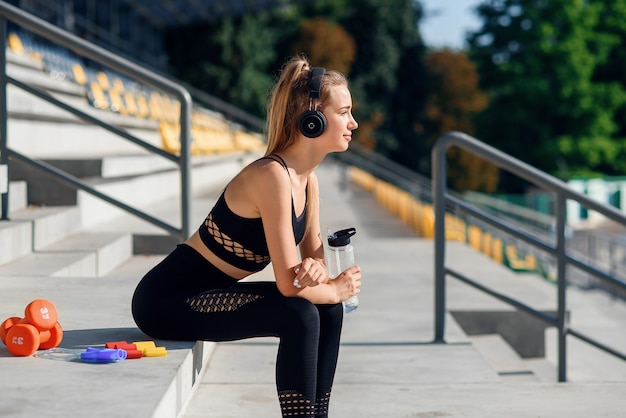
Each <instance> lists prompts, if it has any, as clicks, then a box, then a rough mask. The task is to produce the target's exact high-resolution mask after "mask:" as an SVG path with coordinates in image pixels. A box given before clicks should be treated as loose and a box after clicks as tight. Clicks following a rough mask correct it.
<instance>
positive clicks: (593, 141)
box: [468, 0, 626, 177]
mask: <svg viewBox="0 0 626 418" xmlns="http://www.w3.org/2000/svg"><path fill="white" fill-rule="evenodd" d="M478 14H479V16H481V18H482V19H483V27H482V28H481V29H480V30H479V31H477V32H476V33H474V34H473V35H471V36H470V37H469V39H468V41H469V44H470V54H471V55H470V56H471V58H472V59H473V60H474V62H476V64H477V67H478V72H479V74H480V76H481V86H482V88H483V89H485V90H486V91H488V92H489V96H490V98H489V102H490V107H489V108H488V109H487V110H486V111H485V112H483V113H482V114H481V115H480V118H479V119H478V122H479V123H478V127H477V137H478V138H480V139H481V140H484V141H486V142H489V143H491V144H493V145H494V146H496V147H497V148H500V149H502V150H503V151H505V152H508V153H510V154H512V155H514V156H516V157H518V158H521V159H522V160H525V161H526V162H528V163H530V164H532V165H535V166H537V167H538V168H540V169H542V170H545V171H548V172H551V173H553V174H557V175H560V176H562V177H568V176H570V175H573V174H576V173H580V172H589V171H597V172H603V173H605V174H624V172H623V171H622V170H623V166H624V164H623V163H622V162H621V161H619V160H618V159H617V156H620V155H623V154H624V153H625V151H626V150H625V149H624V141H623V140H622V139H620V138H623V137H624V134H625V133H626V132H625V131H624V130H625V125H624V122H625V121H626V120H625V115H626V83H625V81H626V79H625V71H624V70H625V68H624V67H625V65H626V64H625V62H624V59H625V58H626V55H625V53H624V51H623V47H622V45H623V41H624V40H625V39H626V23H625V22H626V0H596V1H585V0H550V1H545V0H490V1H485V2H484V3H483V4H482V5H481V6H479V8H478Z"/></svg>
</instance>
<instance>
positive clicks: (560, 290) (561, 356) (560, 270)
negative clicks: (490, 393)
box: [556, 193, 567, 382]
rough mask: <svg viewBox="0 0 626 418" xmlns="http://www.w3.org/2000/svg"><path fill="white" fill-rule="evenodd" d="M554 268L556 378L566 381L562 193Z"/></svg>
mask: <svg viewBox="0 0 626 418" xmlns="http://www.w3.org/2000/svg"><path fill="white" fill-rule="evenodd" d="M556 196H557V198H556V268H557V272H556V274H557V323H558V327H557V328H558V380H559V382H565V381H567V304H566V291H567V277H566V268H567V266H566V258H565V257H566V248H565V246H566V242H565V220H566V207H565V203H566V202H565V196H563V193H557V194H556Z"/></svg>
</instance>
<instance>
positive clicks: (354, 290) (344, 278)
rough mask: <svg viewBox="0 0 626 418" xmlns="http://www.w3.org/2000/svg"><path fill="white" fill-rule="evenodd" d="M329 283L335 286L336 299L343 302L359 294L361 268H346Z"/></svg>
mask: <svg viewBox="0 0 626 418" xmlns="http://www.w3.org/2000/svg"><path fill="white" fill-rule="evenodd" d="M330 283H332V284H333V285H335V291H336V292H337V297H338V298H339V300H340V301H341V302H343V301H344V300H347V299H348V298H350V297H351V296H354V295H357V294H359V292H361V268H360V267H359V266H352V267H348V268H347V269H345V270H344V271H343V272H341V274H339V275H338V276H337V277H335V278H334V279H333V280H331V282H330Z"/></svg>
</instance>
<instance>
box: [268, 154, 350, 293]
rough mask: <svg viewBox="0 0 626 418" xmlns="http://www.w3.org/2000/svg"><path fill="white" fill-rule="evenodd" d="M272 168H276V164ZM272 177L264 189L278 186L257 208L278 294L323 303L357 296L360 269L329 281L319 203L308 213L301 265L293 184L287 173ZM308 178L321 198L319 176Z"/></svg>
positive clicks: (314, 191) (313, 175) (316, 196)
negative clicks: (294, 215) (308, 224)
mask: <svg viewBox="0 0 626 418" xmlns="http://www.w3.org/2000/svg"><path fill="white" fill-rule="evenodd" d="M273 166H274V167H272V168H276V165H273ZM278 168H279V169H280V167H278ZM272 171H273V170H272ZM266 174H270V173H266ZM281 174H282V176H281ZM269 177H270V178H268V179H267V180H272V181H271V182H270V181H268V182H267V183H266V187H265V188H264V189H265V190H268V188H267V184H274V185H275V187H273V188H271V189H272V191H271V192H269V193H263V194H262V196H260V197H259V203H258V205H259V210H260V212H261V216H262V218H263V226H264V229H265V235H266V239H267V244H268V248H269V251H270V256H271V259H272V265H273V268H274V275H275V277H276V284H277V286H278V289H279V291H280V292H281V293H282V294H283V295H285V296H299V297H303V298H305V299H308V300H310V301H311V302H313V303H320V304H324V303H339V302H341V301H343V300H346V299H348V298H349V297H350V296H352V295H354V294H356V293H358V291H359V288H360V277H361V273H360V269H359V268H358V266H356V267H354V268H352V269H349V270H347V271H346V272H344V273H342V274H341V275H340V276H339V277H338V278H337V279H338V280H329V278H328V272H327V270H326V265H325V264H324V247H323V244H322V237H321V232H320V225H319V205H318V204H317V202H315V203H316V204H313V205H311V206H310V207H311V211H310V213H307V216H311V217H312V218H311V219H312V222H311V228H310V230H309V232H308V234H307V235H306V236H305V237H304V239H303V240H302V242H301V243H300V255H301V257H302V261H301V262H300V257H298V251H297V248H296V246H295V243H294V240H293V228H292V209H291V204H292V203H291V202H292V195H291V182H290V181H289V178H288V177H287V176H285V173H284V171H283V172H282V173H280V172H275V171H273V172H272V173H271V175H270V176H269ZM256 178H257V179H258V178H261V176H259V177H256ZM309 179H310V184H309V185H308V187H313V193H312V196H313V198H314V199H318V195H319V193H318V190H319V188H318V182H317V177H316V176H315V174H311V176H309ZM257 190H260V189H257ZM268 191H269V190H268ZM294 279H298V282H299V284H300V285H301V288H297V287H295V286H294Z"/></svg>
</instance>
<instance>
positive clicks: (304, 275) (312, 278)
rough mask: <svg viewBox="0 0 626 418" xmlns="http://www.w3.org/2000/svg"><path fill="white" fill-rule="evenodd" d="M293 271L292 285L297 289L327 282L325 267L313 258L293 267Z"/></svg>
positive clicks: (308, 258)
mask: <svg viewBox="0 0 626 418" xmlns="http://www.w3.org/2000/svg"><path fill="white" fill-rule="evenodd" d="M293 270H294V272H295V273H296V277H295V278H294V280H293V285H294V286H295V287H297V288H298V289H301V288H303V287H315V286H317V285H318V284H321V283H326V282H328V272H327V271H326V266H325V265H324V263H322V262H320V261H319V260H317V259H315V258H311V257H307V258H305V259H304V260H302V262H301V263H300V264H298V265H297V266H295V267H294V269H293Z"/></svg>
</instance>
